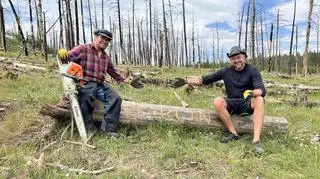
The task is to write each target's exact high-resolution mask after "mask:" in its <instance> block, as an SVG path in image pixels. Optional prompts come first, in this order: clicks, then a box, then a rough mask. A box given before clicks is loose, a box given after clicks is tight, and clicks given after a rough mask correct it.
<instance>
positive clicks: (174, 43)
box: [168, 0, 178, 66]
mask: <svg viewBox="0 0 320 179" xmlns="http://www.w3.org/2000/svg"><path fill="white" fill-rule="evenodd" d="M168 2H169V15H170V21H171V37H172V38H171V43H172V46H171V59H172V63H173V61H174V64H175V66H177V62H178V60H177V54H176V53H177V48H176V41H175V33H174V28H173V18H172V6H171V0H168Z"/></svg>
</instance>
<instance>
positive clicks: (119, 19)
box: [116, 0, 124, 59]
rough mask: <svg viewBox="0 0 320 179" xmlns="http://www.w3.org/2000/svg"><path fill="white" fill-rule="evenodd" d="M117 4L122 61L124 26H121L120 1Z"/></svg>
mask: <svg viewBox="0 0 320 179" xmlns="http://www.w3.org/2000/svg"><path fill="white" fill-rule="evenodd" d="M116 3H117V14H118V25H119V33H120V34H119V35H120V59H121V58H122V53H123V51H124V48H123V35H122V25H121V10H120V0H117V1H116Z"/></svg>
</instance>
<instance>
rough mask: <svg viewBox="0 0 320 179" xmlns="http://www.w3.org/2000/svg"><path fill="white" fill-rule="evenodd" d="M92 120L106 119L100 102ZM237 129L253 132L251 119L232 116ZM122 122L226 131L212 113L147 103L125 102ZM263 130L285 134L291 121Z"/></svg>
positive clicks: (55, 110) (273, 121)
mask: <svg viewBox="0 0 320 179" xmlns="http://www.w3.org/2000/svg"><path fill="white" fill-rule="evenodd" d="M95 107H96V108H95V109H96V110H95V111H94V115H93V118H94V119H95V120H101V119H103V116H104V111H105V110H104V107H103V105H102V104H101V103H95ZM41 113H42V114H46V115H49V116H52V117H54V118H57V119H69V118H70V116H71V112H70V111H69V110H68V109H63V108H59V107H56V106H48V105H47V106H44V107H43V108H42V110H41ZM231 118H232V121H233V123H234V126H235V128H236V129H237V131H239V132H252V130H253V128H252V118H251V116H242V117H241V116H232V117H231ZM120 122H121V123H122V124H132V125H147V124H148V123H150V122H167V123H171V124H176V125H185V126H193V127H201V128H207V129H223V128H225V127H224V124H223V123H222V122H221V120H220V118H219V116H218V115H217V113H216V112H215V111H213V110H206V109H196V108H185V107H176V106H166V105H156V104H145V103H135V102H128V101H124V102H123V103H122V107H121V116H120ZM263 130H264V131H265V132H267V131H272V132H279V133H286V132H287V131H288V121H287V120H286V119H285V118H281V117H269V116H266V117H265V119H264V126H263Z"/></svg>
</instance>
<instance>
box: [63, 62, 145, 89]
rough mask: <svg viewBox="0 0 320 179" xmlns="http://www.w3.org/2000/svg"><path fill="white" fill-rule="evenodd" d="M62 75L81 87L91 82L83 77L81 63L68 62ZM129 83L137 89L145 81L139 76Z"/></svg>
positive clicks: (141, 86)
mask: <svg viewBox="0 0 320 179" xmlns="http://www.w3.org/2000/svg"><path fill="white" fill-rule="evenodd" d="M61 75H62V76H65V77H68V78H71V79H73V80H74V81H75V82H76V83H77V84H78V85H79V86H80V87H82V86H83V85H84V84H85V83H86V82H89V80H86V79H84V78H83V70H82V67H81V65H79V64H77V63H74V62H70V63H69V64H68V68H67V70H66V73H61ZM129 84H130V85H131V86H132V87H134V88H137V89H141V88H143V87H144V85H143V83H141V81H140V79H138V78H135V79H132V80H130V82H129Z"/></svg>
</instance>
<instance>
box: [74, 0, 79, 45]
mask: <svg viewBox="0 0 320 179" xmlns="http://www.w3.org/2000/svg"><path fill="white" fill-rule="evenodd" d="M74 16H75V21H76V40H75V41H76V45H79V38H80V35H79V16H78V0H74Z"/></svg>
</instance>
